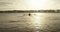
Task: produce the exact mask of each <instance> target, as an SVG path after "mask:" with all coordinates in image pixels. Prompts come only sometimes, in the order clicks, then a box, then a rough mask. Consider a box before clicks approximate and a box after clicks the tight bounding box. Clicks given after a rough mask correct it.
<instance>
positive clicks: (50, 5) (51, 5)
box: [0, 0, 60, 10]
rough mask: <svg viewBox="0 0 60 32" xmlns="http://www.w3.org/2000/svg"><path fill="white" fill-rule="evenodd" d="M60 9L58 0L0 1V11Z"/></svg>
mask: <svg viewBox="0 0 60 32" xmlns="http://www.w3.org/2000/svg"><path fill="white" fill-rule="evenodd" d="M50 9H54V10H56V9H60V0H0V10H50Z"/></svg>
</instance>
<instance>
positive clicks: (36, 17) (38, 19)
mask: <svg viewBox="0 0 60 32" xmlns="http://www.w3.org/2000/svg"><path fill="white" fill-rule="evenodd" d="M34 14H35V15H34V26H35V28H36V30H38V29H39V28H40V26H41V23H42V19H41V15H42V13H34Z"/></svg>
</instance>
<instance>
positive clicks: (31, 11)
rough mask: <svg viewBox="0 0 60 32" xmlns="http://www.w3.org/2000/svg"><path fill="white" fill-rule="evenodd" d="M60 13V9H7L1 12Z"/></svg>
mask: <svg viewBox="0 0 60 32" xmlns="http://www.w3.org/2000/svg"><path fill="white" fill-rule="evenodd" d="M37 12H39V13H60V10H7V11H0V13H37Z"/></svg>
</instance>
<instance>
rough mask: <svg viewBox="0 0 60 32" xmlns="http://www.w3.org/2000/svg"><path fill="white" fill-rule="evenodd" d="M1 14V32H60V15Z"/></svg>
mask: <svg viewBox="0 0 60 32" xmlns="http://www.w3.org/2000/svg"><path fill="white" fill-rule="evenodd" d="M28 14H29V13H0V32H60V13H31V16H29V15H28Z"/></svg>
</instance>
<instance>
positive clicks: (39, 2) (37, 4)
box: [32, 0, 48, 9]
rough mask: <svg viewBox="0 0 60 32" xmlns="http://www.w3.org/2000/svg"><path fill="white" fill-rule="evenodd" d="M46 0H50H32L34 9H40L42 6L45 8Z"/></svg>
mask: <svg viewBox="0 0 60 32" xmlns="http://www.w3.org/2000/svg"><path fill="white" fill-rule="evenodd" d="M46 1H48V0H32V7H33V8H34V9H40V8H45V5H46V3H47V2H46Z"/></svg>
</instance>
